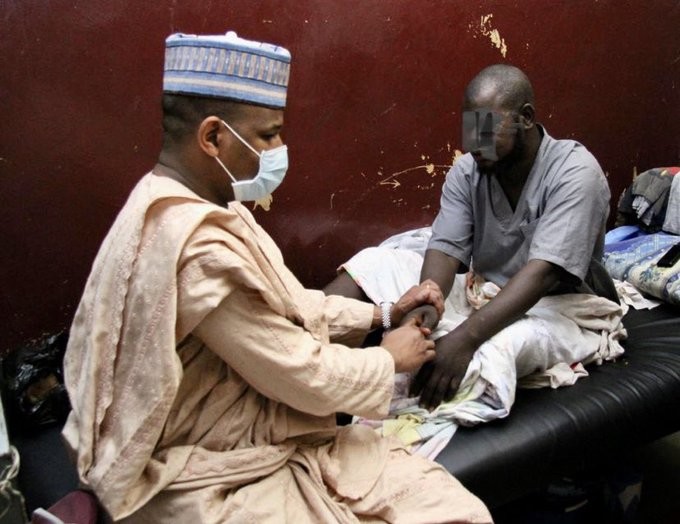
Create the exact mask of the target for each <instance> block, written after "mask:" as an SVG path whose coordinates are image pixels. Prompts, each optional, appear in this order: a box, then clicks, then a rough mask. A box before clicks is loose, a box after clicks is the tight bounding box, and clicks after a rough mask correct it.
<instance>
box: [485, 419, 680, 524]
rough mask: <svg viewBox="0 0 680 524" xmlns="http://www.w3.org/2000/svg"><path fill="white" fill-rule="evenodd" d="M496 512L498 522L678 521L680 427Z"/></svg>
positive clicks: (626, 523) (627, 523) (669, 523)
mask: <svg viewBox="0 0 680 524" xmlns="http://www.w3.org/2000/svg"><path fill="white" fill-rule="evenodd" d="M493 516H494V520H495V522H496V524H678V523H680V432H678V433H675V434H673V435H670V436H668V437H665V438H663V439H660V440H658V441H656V442H654V443H652V444H650V445H648V446H645V447H643V448H642V449H639V450H636V451H633V452H631V453H630V455H629V456H627V457H622V458H621V461H620V463H619V464H617V465H613V466H612V467H611V469H610V470H609V471H604V470H600V471H598V472H597V473H595V474H590V475H584V476H582V477H581V478H574V479H560V480H558V481H556V482H555V483H553V484H552V485H551V486H550V488H549V489H547V490H546V491H545V492H543V493H538V494H536V495H533V496H531V497H527V498H526V499H524V500H521V501H518V502H515V503H512V504H509V505H507V506H504V507H502V508H498V509H496V510H494V511H493Z"/></svg>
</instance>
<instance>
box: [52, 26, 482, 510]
mask: <svg viewBox="0 0 680 524" xmlns="http://www.w3.org/2000/svg"><path fill="white" fill-rule="evenodd" d="M289 67H290V54H289V53H288V51H287V50H285V49H283V48H281V47H278V46H274V45H269V44H263V43H259V42H252V41H248V40H244V39H241V38H238V37H237V36H236V35H235V34H234V33H227V35H216V36H196V35H182V34H176V35H172V36H170V37H169V38H168V39H167V41H166V55H165V70H164V77H163V91H164V96H163V130H164V135H163V148H162V151H161V153H160V157H159V160H158V163H157V164H156V166H155V167H154V168H153V170H152V171H151V172H150V173H149V174H147V175H146V176H145V177H144V178H142V179H141V181H140V182H139V183H138V184H137V186H136V187H135V188H134V190H133V191H132V193H131V195H130V197H129V199H128V201H127V203H126V204H125V206H124V208H123V209H122V211H121V212H120V214H119V216H118V218H117V219H116V222H115V223H114V225H113V226H112V228H111V230H110V232H109V234H108V235H107V237H106V239H105V240H104V243H103V245H102V247H101V249H100V252H99V254H98V256H97V258H96V260H95V262H94V265H93V269H92V273H91V275H90V277H89V279H88V282H87V285H86V288H85V292H84V294H83V298H82V300H81V303H80V305H79V307H78V311H77V312H76V316H75V319H74V322H73V326H72V329H71V335H70V341H69V346H68V349H67V353H66V357H65V381H66V385H67V388H68V391H69V394H70V398H71V401H72V404H73V410H72V412H71V414H70V416H69V419H68V422H67V425H66V427H65V429H64V437H65V439H66V442H67V444H68V446H69V447H70V448H71V449H72V451H73V453H74V454H75V456H76V460H77V467H78V472H79V475H80V479H81V481H82V483H83V485H84V486H85V487H87V488H89V489H91V490H93V491H94V493H95V494H96V495H97V497H98V498H99V501H100V502H101V503H102V505H103V506H104V508H105V509H106V510H107V512H108V513H109V515H110V516H111V517H112V518H113V520H115V521H121V522H130V523H132V522H153V523H162V522H173V523H175V522H196V523H199V522H200V523H208V522H232V521H233V522H258V523H259V522H296V523H297V522H355V521H357V520H362V519H369V520H381V519H382V520H385V521H394V520H400V521H404V522H428V523H431V522H451V521H456V522H490V520H491V519H490V516H489V513H488V511H487V509H486V508H485V506H484V504H483V503H482V502H481V501H479V499H477V498H476V497H475V496H474V495H472V494H471V493H469V492H468V491H467V490H466V489H465V488H464V487H463V486H461V485H460V483H458V482H457V481H456V480H455V479H454V478H453V477H451V476H450V475H449V474H448V473H447V472H446V471H445V470H443V469H442V468H441V467H439V466H437V465H435V464H433V463H431V462H429V461H426V460H424V459H421V458H419V457H414V456H411V455H409V454H408V453H407V452H406V450H405V449H403V448H402V447H401V446H400V445H398V444H397V443H395V442H394V441H391V440H387V439H384V438H382V437H379V436H378V435H377V434H376V433H375V432H374V431H373V430H372V429H370V428H368V427H365V426H347V427H342V428H341V427H338V426H337V425H336V422H335V420H336V419H335V413H336V412H344V413H350V414H356V415H360V416H367V417H374V418H375V417H381V416H384V415H385V414H386V413H387V411H388V407H389V403H390V399H391V395H392V388H393V382H394V374H395V372H399V371H407V370H413V369H416V368H417V367H419V366H420V365H421V364H422V363H423V362H426V361H428V360H430V359H432V358H433V357H434V351H433V346H434V344H433V343H432V342H430V341H427V340H426V338H425V336H426V335H427V334H429V330H428V329H427V328H422V327H418V326H417V325H416V322H415V321H410V322H407V323H406V325H405V326H403V327H401V328H398V329H394V330H393V331H391V332H389V333H388V334H387V335H386V336H385V337H384V338H383V340H382V342H381V345H380V346H377V347H371V348H365V349H357V348H356V346H357V345H358V344H360V343H361V341H362V340H363V338H364V336H365V335H366V333H367V332H368V331H369V330H370V329H372V328H376V327H378V326H380V325H381V324H383V325H385V324H387V325H388V326H389V324H390V323H391V322H393V323H395V324H396V323H399V322H400V321H401V320H402V319H403V317H404V315H405V314H406V313H407V312H409V311H410V310H412V309H413V308H414V307H416V306H419V305H421V304H425V303H428V304H432V305H433V307H435V308H437V309H438V311H439V312H441V310H442V296H441V293H440V291H439V290H438V288H437V286H436V285H435V284H434V283H431V282H430V283H426V284H424V285H422V286H415V287H413V288H412V289H410V290H409V291H408V292H407V293H406V294H405V295H404V296H403V297H402V298H401V299H400V300H399V301H398V302H397V303H396V304H394V305H393V306H392V307H391V309H390V308H387V309H386V308H382V309H381V308H378V307H375V306H373V305H369V304H365V303H362V302H359V301H355V300H352V299H348V298H343V297H339V296H325V295H324V294H323V293H322V292H321V291H315V290H308V289H305V288H304V287H303V286H302V285H301V284H300V283H299V282H298V281H297V280H296V278H295V277H294V276H293V275H292V273H291V272H290V271H289V270H288V269H287V268H286V266H285V265H284V262H283V260H282V257H281V253H280V252H279V250H278V249H277V247H276V245H275V244H274V242H273V240H272V239H271V238H270V237H269V236H268V235H267V234H266V233H265V232H264V231H263V230H262V229H261V228H260V226H258V224H257V223H256V222H255V220H254V218H253V216H252V215H251V214H250V212H249V211H248V210H247V209H246V208H245V207H244V206H243V205H241V204H240V201H253V200H259V199H262V198H265V197H267V196H268V195H269V194H270V193H271V192H272V191H274V190H275V189H276V188H277V187H278V185H279V184H280V183H281V181H282V180H283V177H284V175H285V172H286V168H287V165H288V157H287V149H286V146H285V145H283V143H282V141H281V135H280V132H281V128H282V125H283V108H284V107H285V100H286V89H287V84H288V76H289Z"/></svg>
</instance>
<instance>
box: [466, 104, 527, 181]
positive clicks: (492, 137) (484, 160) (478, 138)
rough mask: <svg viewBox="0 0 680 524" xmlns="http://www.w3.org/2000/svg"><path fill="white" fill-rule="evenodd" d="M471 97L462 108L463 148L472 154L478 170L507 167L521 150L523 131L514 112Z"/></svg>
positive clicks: (498, 170)
mask: <svg viewBox="0 0 680 524" xmlns="http://www.w3.org/2000/svg"><path fill="white" fill-rule="evenodd" d="M485 102H486V103H487V104H489V102H490V101H489V100H480V101H477V100H473V101H470V102H468V103H466V104H465V106H464V110H463V131H462V137H463V149H464V150H465V151H466V152H468V153H471V154H472V157H473V158H474V160H475V162H476V164H477V167H478V169H479V171H480V173H482V174H492V173H498V172H503V171H505V170H507V169H509V168H511V167H512V166H513V165H514V164H515V163H516V162H517V161H518V160H519V159H520V158H521V157H522V153H523V151H524V135H523V134H522V129H521V128H520V126H519V124H518V113H517V112H516V111H510V110H507V109H502V108H499V107H498V105H497V104H496V105H490V104H489V105H485Z"/></svg>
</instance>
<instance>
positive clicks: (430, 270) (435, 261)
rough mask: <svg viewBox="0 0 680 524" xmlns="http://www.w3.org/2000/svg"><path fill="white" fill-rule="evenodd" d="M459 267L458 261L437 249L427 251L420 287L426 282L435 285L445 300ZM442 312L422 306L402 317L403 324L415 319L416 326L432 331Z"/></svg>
mask: <svg viewBox="0 0 680 524" xmlns="http://www.w3.org/2000/svg"><path fill="white" fill-rule="evenodd" d="M459 267H460V261H459V260H458V259H457V258H454V257H451V256H449V255H447V254H446V253H443V252H442V251H439V250H437V249H428V250H427V251H426V252H425V260H423V267H422V269H421V270H420V282H421V286H423V285H425V286H427V284H428V282H429V283H433V284H436V286H437V287H438V288H439V289H440V290H441V293H442V297H443V298H446V297H447V296H448V294H449V293H450V292H451V288H452V287H453V281H454V279H455V278H456V272H457V271H458V268H459ZM442 313H443V310H441V311H435V309H434V308H433V307H431V306H429V305H427V304H426V305H422V306H420V307H417V308H415V309H413V310H412V311H411V312H409V313H408V314H406V315H404V318H403V322H406V321H409V320H411V319H412V318H415V319H417V322H418V325H421V326H423V327H426V328H428V329H434V328H435V327H436V326H437V323H438V322H439V319H440V318H441V315H442Z"/></svg>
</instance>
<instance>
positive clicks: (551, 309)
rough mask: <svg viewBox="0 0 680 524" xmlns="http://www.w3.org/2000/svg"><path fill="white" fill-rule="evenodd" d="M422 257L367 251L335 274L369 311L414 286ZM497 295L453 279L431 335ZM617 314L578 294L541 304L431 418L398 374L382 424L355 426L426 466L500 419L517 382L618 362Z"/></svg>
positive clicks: (500, 339)
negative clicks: (464, 435) (349, 283)
mask: <svg viewBox="0 0 680 524" xmlns="http://www.w3.org/2000/svg"><path fill="white" fill-rule="evenodd" d="M422 261H423V257H422V256H421V255H420V254H419V253H417V252H415V251H411V250H404V249H398V248H397V249H392V248H385V247H375V248H367V249H364V250H362V251H361V252H359V253H358V254H357V255H355V256H354V257H352V258H351V259H350V260H349V261H347V262H346V263H345V264H343V265H342V266H341V267H342V268H343V269H345V270H346V271H347V272H348V273H349V274H350V275H351V276H352V278H353V279H354V280H355V282H357V284H358V285H359V286H361V287H362V289H363V291H364V292H365V293H366V295H367V296H368V297H369V298H370V299H371V300H372V301H373V302H374V303H376V304H379V303H380V302H383V301H396V300H397V299H398V298H399V297H400V296H401V295H402V294H403V293H404V292H405V291H406V290H407V289H408V288H410V287H411V286H412V285H415V284H417V283H418V281H419V278H420V269H421V266H422ZM498 291H499V288H498V287H497V286H495V284H492V283H489V282H484V281H483V279H481V278H480V277H479V276H476V275H473V274H471V273H468V274H466V275H457V276H456V279H455V282H454V286H453V288H452V290H451V293H450V294H449V296H448V297H446V301H445V308H446V309H445V312H444V316H443V318H442V320H441V321H440V323H439V325H438V326H437V328H436V329H435V331H434V332H433V334H432V338H433V339H437V338H439V337H441V336H443V335H444V334H446V333H448V332H449V331H451V330H452V329H454V328H455V327H456V326H458V325H459V324H460V323H461V322H463V321H464V320H465V319H466V318H467V316H468V315H470V314H471V313H472V311H473V308H478V307H481V306H482V305H484V304H485V303H486V302H488V301H489V300H493V297H494V296H495V294H496V293H497V292H498ZM624 309H625V306H624V307H622V306H620V305H619V304H616V303H614V302H612V301H610V300H607V299H604V298H601V297H598V296H594V295H586V294H567V295H557V296H547V297H544V298H542V299H541V300H540V301H539V302H538V303H537V304H536V305H535V306H534V307H533V308H531V309H530V310H529V311H528V312H527V313H526V314H525V315H524V316H523V317H522V318H521V319H519V320H518V321H516V322H515V323H514V324H512V325H511V326H509V327H508V328H506V329H504V330H502V331H500V332H499V333H498V334H496V335H495V336H494V337H492V338H491V339H489V340H488V341H486V342H485V343H483V344H482V345H481V346H480V347H479V349H478V350H477V351H476V353H475V355H474V357H473V359H472V361H471V362H470V365H469V367H468V369H467V372H466V374H465V376H464V378H463V380H462V382H461V385H460V388H459V389H458V392H457V394H456V396H455V397H454V398H453V399H451V400H449V401H447V402H443V403H442V404H440V405H439V406H438V407H437V408H435V409H434V410H433V411H431V412H428V411H427V410H425V409H423V408H420V407H419V406H418V398H414V397H409V396H408V385H409V383H410V380H411V375H409V374H399V375H398V376H397V380H396V381H395V392H394V395H393V400H392V404H391V408H390V417H389V418H388V419H386V420H384V421H370V420H366V419H358V418H357V419H355V423H361V424H367V425H369V426H371V427H374V428H375V429H376V430H377V431H380V432H381V433H382V434H385V435H387V434H391V435H395V436H397V437H398V438H399V439H400V440H401V441H402V442H403V443H404V444H406V445H407V446H410V447H411V451H412V452H414V453H417V454H420V455H424V456H428V457H429V458H434V457H435V456H436V455H437V454H438V453H439V451H441V449H442V448H443V447H444V446H445V445H446V444H447V443H448V441H449V440H450V439H451V438H452V437H453V435H454V434H455V431H456V428H457V427H458V425H461V424H462V425H474V424H478V423H483V422H488V421H490V420H494V419H497V418H503V417H506V416H508V414H509V413H510V409H511V407H512V405H513V404H514V400H515V391H516V387H517V384H518V380H519V379H522V380H521V381H520V385H521V386H526V387H546V386H550V387H553V388H555V387H561V386H566V385H572V384H573V383H574V382H575V381H576V380H578V379H579V378H581V377H584V376H587V374H588V373H587V371H586V370H585V368H584V367H583V365H585V364H588V363H591V362H595V363H597V364H600V363H602V362H603V361H605V360H613V359H615V358H616V357H618V356H620V355H621V354H623V348H622V347H621V344H620V343H619V341H620V340H621V339H623V338H625V336H626V332H625V329H624V327H623V324H622V323H621V318H622V317H623V315H624V312H625V311H624Z"/></svg>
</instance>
